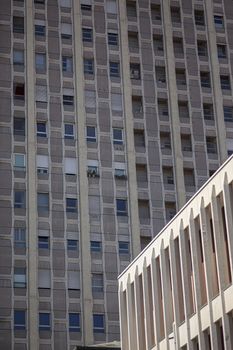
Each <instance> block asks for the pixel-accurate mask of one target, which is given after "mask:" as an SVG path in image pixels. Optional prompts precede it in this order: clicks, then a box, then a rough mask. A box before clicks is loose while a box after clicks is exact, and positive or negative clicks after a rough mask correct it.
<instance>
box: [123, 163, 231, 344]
mask: <svg viewBox="0 0 233 350" xmlns="http://www.w3.org/2000/svg"><path fill="white" fill-rule="evenodd" d="M232 229H233V157H231V158H230V159H229V160H228V161H226V162H225V163H224V164H223V166H222V167H221V168H220V169H219V170H218V171H217V172H216V174H215V175H214V176H212V178H211V179H210V180H209V181H208V182H207V183H206V184H205V185H204V186H203V187H202V188H201V189H200V190H199V191H198V192H197V193H196V194H195V195H194V196H193V198H192V199H190V201H189V202H188V203H187V204H186V205H185V206H184V207H183V208H182V209H181V210H180V212H178V214H177V215H176V216H175V217H174V218H173V219H172V220H171V221H170V223H168V224H167V225H166V226H165V228H164V229H163V230H162V231H161V232H160V234H158V236H157V237H155V238H154V240H153V241H152V242H151V243H150V244H149V245H148V246H147V247H146V248H145V249H144V251H143V252H142V253H141V254H140V255H139V256H138V257H137V258H136V259H135V260H134V261H133V262H132V263H131V264H130V265H129V267H128V268H127V269H126V270H125V271H124V272H123V273H122V274H121V275H120V277H119V301H120V323H121V340H122V350H136V349H137V350H152V349H153V350H157V349H160V350H162V349H164V350H165V349H166V350H167V349H182V350H185V349H195V350H196V349H201V350H210V349H213V350H223V349H228V350H232V349H233V283H232V274H233V268H232V264H233V231H232Z"/></svg>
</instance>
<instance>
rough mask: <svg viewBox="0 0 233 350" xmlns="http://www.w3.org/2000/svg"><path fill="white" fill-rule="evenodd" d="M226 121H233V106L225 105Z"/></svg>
mask: <svg viewBox="0 0 233 350" xmlns="http://www.w3.org/2000/svg"><path fill="white" fill-rule="evenodd" d="M223 112H224V120H225V122H233V107H229V106H223Z"/></svg>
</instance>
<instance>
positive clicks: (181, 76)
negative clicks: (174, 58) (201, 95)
mask: <svg viewBox="0 0 233 350" xmlns="http://www.w3.org/2000/svg"><path fill="white" fill-rule="evenodd" d="M176 84H177V86H186V75H185V70H184V69H176Z"/></svg>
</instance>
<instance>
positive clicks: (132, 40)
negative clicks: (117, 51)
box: [128, 32, 139, 52]
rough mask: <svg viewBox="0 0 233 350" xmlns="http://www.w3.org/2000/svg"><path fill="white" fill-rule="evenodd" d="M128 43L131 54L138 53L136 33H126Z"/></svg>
mask: <svg viewBox="0 0 233 350" xmlns="http://www.w3.org/2000/svg"><path fill="white" fill-rule="evenodd" d="M128 42H129V50H130V51H131V52H135V50H136V51H138V49H139V44H138V33H136V32H128Z"/></svg>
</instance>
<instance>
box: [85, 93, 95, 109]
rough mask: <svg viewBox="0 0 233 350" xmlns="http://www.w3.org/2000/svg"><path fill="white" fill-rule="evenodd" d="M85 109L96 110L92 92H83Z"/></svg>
mask: <svg viewBox="0 0 233 350" xmlns="http://www.w3.org/2000/svg"><path fill="white" fill-rule="evenodd" d="M84 94H85V107H86V108H96V95H95V91H94V90H85V91H84Z"/></svg>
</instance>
